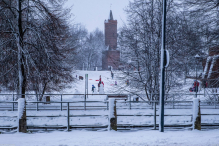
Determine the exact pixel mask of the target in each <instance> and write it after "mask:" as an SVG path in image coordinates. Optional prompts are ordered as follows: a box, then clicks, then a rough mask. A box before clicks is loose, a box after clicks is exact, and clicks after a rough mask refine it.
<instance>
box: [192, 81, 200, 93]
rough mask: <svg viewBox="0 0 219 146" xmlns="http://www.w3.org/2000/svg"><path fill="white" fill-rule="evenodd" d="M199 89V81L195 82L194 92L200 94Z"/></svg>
mask: <svg viewBox="0 0 219 146" xmlns="http://www.w3.org/2000/svg"><path fill="white" fill-rule="evenodd" d="M198 87H199V82H198V81H197V80H194V83H193V89H194V92H198Z"/></svg>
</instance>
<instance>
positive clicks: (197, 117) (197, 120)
mask: <svg viewBox="0 0 219 146" xmlns="http://www.w3.org/2000/svg"><path fill="white" fill-rule="evenodd" d="M192 117H193V120H192V122H193V130H194V129H197V130H201V111H200V99H198V98H194V99H193V115H192Z"/></svg>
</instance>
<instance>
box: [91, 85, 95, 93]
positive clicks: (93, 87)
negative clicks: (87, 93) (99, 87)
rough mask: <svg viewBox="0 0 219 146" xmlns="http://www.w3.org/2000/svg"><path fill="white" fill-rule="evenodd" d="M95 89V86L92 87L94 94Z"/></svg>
mask: <svg viewBox="0 0 219 146" xmlns="http://www.w3.org/2000/svg"><path fill="white" fill-rule="evenodd" d="M94 89H95V86H94V85H92V93H94Z"/></svg>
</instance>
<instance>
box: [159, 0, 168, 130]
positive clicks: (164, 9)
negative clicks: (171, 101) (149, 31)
mask: <svg viewBox="0 0 219 146" xmlns="http://www.w3.org/2000/svg"><path fill="white" fill-rule="evenodd" d="M166 4H167V3H166V0H163V20H162V47H161V61H160V62H161V64H160V68H161V73H160V122H159V131H160V132H164V95H165V88H164V84H165V81H164V77H165V65H166V64H165V57H164V55H165V50H166V49H165V41H166V37H165V35H166Z"/></svg>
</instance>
